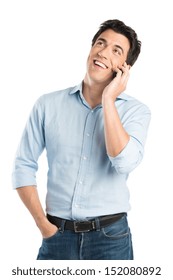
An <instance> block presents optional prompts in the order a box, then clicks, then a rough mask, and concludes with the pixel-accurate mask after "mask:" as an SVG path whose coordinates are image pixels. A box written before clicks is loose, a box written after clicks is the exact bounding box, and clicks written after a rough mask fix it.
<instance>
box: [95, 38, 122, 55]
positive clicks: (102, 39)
mask: <svg viewBox="0 0 173 280" xmlns="http://www.w3.org/2000/svg"><path fill="white" fill-rule="evenodd" d="M99 40H100V41H102V42H104V43H107V41H106V39H104V38H101V37H100V38H98V39H97V41H99ZM114 46H115V47H116V48H119V49H120V50H121V51H122V53H124V50H123V48H122V47H121V46H120V45H117V44H115V45H114Z"/></svg>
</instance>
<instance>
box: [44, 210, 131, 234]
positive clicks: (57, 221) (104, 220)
mask: <svg viewBox="0 0 173 280" xmlns="http://www.w3.org/2000/svg"><path fill="white" fill-rule="evenodd" d="M125 214H126V213H119V214H115V215H107V216H101V217H98V220H99V224H100V228H103V227H106V226H108V225H110V224H112V223H115V222H116V221H118V220H119V219H121V218H122V217H123V216H124V215H125ZM47 218H48V220H49V222H51V223H52V224H54V225H56V226H57V227H58V228H59V227H61V223H62V221H63V220H64V219H61V218H58V217H55V216H50V215H49V214H47ZM64 221H65V224H64V229H67V230H73V231H75V232H88V231H91V230H96V228H97V226H96V219H93V220H89V221H70V220H64Z"/></svg>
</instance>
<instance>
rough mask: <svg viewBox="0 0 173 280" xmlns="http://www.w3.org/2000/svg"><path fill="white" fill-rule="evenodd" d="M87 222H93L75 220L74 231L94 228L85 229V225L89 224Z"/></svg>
mask: <svg viewBox="0 0 173 280" xmlns="http://www.w3.org/2000/svg"><path fill="white" fill-rule="evenodd" d="M87 224H88V225H89V224H91V222H89V221H85V222H76V221H74V231H75V232H76V233H81V232H89V231H90V230H91V229H92V228H89V229H85V228H84V225H87Z"/></svg>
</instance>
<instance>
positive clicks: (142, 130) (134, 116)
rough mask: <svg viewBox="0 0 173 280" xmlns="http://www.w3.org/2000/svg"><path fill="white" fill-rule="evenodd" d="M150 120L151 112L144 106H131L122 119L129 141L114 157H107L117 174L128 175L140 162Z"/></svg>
mask: <svg viewBox="0 0 173 280" xmlns="http://www.w3.org/2000/svg"><path fill="white" fill-rule="evenodd" d="M150 119H151V112H150V110H149V108H148V107H147V106H146V105H144V104H140V105H139V104H138V105H137V106H136V105H134V106H132V107H131V108H130V109H129V110H127V113H126V114H125V116H124V117H123V118H122V123H123V126H124V129H125V130H126V131H127V133H128V134H129V135H130V140H129V142H128V143H127V145H126V146H125V148H124V149H123V150H122V151H121V152H120V154H118V155H117V156H116V157H111V156H109V155H108V157H109V159H110V161H111V163H112V166H113V167H114V168H115V169H116V171H117V173H129V172H131V171H132V170H133V169H135V168H136V167H137V166H138V165H139V163H140V162H141V161H142V158H143V155H144V145H145V142H146V137H147V131H148V127H149V123H150Z"/></svg>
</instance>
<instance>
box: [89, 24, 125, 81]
mask: <svg viewBox="0 0 173 280" xmlns="http://www.w3.org/2000/svg"><path fill="white" fill-rule="evenodd" d="M129 49H130V43H129V40H128V39H127V38H126V37H125V36H124V35H122V34H119V33H116V32H114V31H113V30H111V29H107V30H106V31H104V32H103V33H101V34H100V36H99V37H98V38H97V40H96V42H95V44H94V45H93V46H92V48H91V50H90V53H89V56H88V60H87V77H88V78H89V79H91V80H92V81H93V82H97V83H98V82H99V83H100V82H101V83H109V82H110V81H111V80H112V78H113V73H114V72H115V71H116V69H117V68H119V67H121V66H122V65H123V63H124V62H125V61H126V59H127V54H128V51H129Z"/></svg>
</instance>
